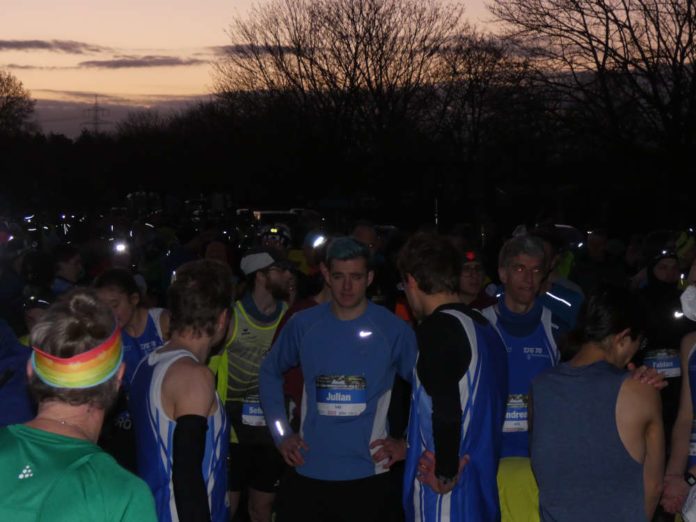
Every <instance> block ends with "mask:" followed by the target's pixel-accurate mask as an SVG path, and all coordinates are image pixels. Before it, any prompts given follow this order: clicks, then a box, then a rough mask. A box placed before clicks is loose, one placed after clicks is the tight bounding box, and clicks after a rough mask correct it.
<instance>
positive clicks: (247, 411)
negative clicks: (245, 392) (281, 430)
mask: <svg viewBox="0 0 696 522" xmlns="http://www.w3.org/2000/svg"><path fill="white" fill-rule="evenodd" d="M242 424H244V425H246V426H265V425H266V418H265V417H264V416H263V409H262V408H261V401H260V400H259V396H258V395H249V396H247V397H244V402H243V403H242Z"/></svg>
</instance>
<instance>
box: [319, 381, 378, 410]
mask: <svg viewBox="0 0 696 522" xmlns="http://www.w3.org/2000/svg"><path fill="white" fill-rule="evenodd" d="M315 384H316V389H317V409H318V410H319V415H329V416H333V417H354V416H357V415H360V414H361V413H362V412H364V411H365V408H366V407H367V390H366V388H367V383H366V381H365V378H364V377H361V376H357V375H319V376H318V377H317V378H316V380H315Z"/></svg>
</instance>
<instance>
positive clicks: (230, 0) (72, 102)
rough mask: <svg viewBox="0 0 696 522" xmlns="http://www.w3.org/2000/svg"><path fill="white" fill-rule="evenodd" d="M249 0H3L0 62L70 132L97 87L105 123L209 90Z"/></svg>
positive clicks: (40, 110) (477, 11)
mask: <svg viewBox="0 0 696 522" xmlns="http://www.w3.org/2000/svg"><path fill="white" fill-rule="evenodd" d="M253 3H255V2H254V1H253V0H199V1H193V0H63V1H56V0H1V2H0V68H3V69H7V70H9V71H10V72H11V73H12V74H14V75H15V76H16V77H17V78H18V79H19V80H20V81H22V83H23V84H24V86H25V87H26V88H28V89H29V90H30V91H31V94H32V96H33V97H34V98H35V99H36V100H37V111H36V120H37V122H38V123H39V124H40V125H41V127H42V128H43V130H44V131H45V132H51V131H53V132H64V133H65V134H67V135H72V136H74V135H76V134H78V133H79V130H80V128H81V127H82V126H83V125H84V121H85V120H87V119H89V114H88V113H86V112H85V109H87V108H89V107H90V105H89V104H93V103H94V96H95V95H99V103H100V106H102V107H103V108H106V109H108V110H109V113H107V114H106V115H105V116H104V119H107V120H109V121H111V122H115V121H118V119H120V118H122V117H123V116H124V115H125V114H127V112H128V111H129V110H134V109H137V108H145V107H159V108H162V109H166V108H173V107H180V106H183V105H185V104H186V103H190V102H191V101H192V100H195V99H197V98H198V97H205V96H208V95H210V93H211V92H212V89H213V79H212V68H211V65H210V63H211V61H214V60H215V59H216V55H217V53H219V52H220V47H221V46H224V45H228V44H230V43H231V42H230V41H229V38H228V36H227V34H226V33H225V31H226V29H227V27H228V25H229V23H230V22H231V21H232V20H233V19H234V18H235V17H236V16H244V15H245V13H246V12H247V11H248V9H249V7H250V6H251V5H252V4H253ZM261 3H263V0H261ZM483 3H484V0H471V1H469V2H467V4H466V5H467V13H468V16H469V19H470V20H471V21H472V22H474V23H477V24H481V23H482V22H483V21H484V20H485V19H486V17H487V16H488V15H487V13H486V11H485V8H484V6H483ZM111 125H113V123H112V124H111ZM104 128H105V129H108V128H109V125H108V124H107V125H105V126H104Z"/></svg>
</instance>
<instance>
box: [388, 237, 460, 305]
mask: <svg viewBox="0 0 696 522" xmlns="http://www.w3.org/2000/svg"><path fill="white" fill-rule="evenodd" d="M462 263H463V261H462V255H461V253H460V252H459V250H457V248H456V247H455V246H454V245H453V244H452V242H451V241H450V240H449V239H447V238H445V237H444V236H441V235H439V234H417V235H415V236H413V237H411V238H410V239H409V240H408V241H407V242H406V244H405V245H404V246H403V247H402V248H401V251H400V252H399V258H398V261H397V266H398V268H399V272H400V273H401V276H402V278H405V277H406V275H407V274H411V276H412V277H413V278H414V279H415V280H416V282H417V283H418V288H420V289H421V290H422V291H423V292H425V293H426V294H428V295H431V294H438V293H441V292H451V293H457V292H458V291H459V275H460V273H461V269H462Z"/></svg>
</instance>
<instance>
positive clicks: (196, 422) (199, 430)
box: [172, 415, 210, 522]
mask: <svg viewBox="0 0 696 522" xmlns="http://www.w3.org/2000/svg"><path fill="white" fill-rule="evenodd" d="M206 431H208V421H207V419H206V418H205V417H201V416H200V415H182V416H181V417H179V418H178V419H176V428H174V459H173V460H174V462H173V465H172V482H173V483H174V501H175V502H176V511H177V513H178V514H179V520H180V521H181V522H203V521H207V522H209V521H210V506H209V505H208V491H207V489H206V487H205V481H204V480H203V470H202V466H203V456H204V455H205V432H206Z"/></svg>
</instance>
